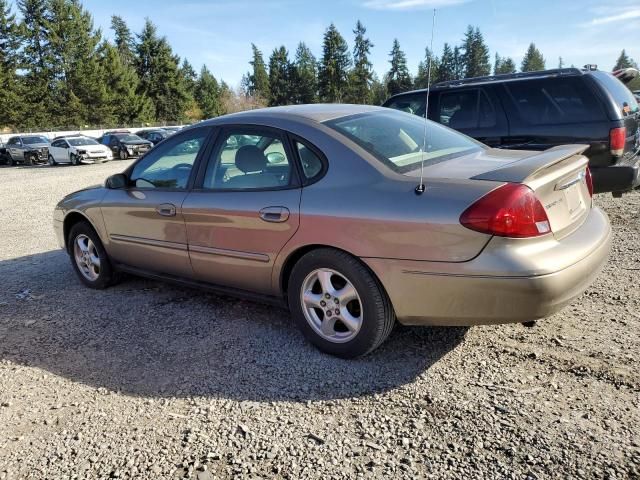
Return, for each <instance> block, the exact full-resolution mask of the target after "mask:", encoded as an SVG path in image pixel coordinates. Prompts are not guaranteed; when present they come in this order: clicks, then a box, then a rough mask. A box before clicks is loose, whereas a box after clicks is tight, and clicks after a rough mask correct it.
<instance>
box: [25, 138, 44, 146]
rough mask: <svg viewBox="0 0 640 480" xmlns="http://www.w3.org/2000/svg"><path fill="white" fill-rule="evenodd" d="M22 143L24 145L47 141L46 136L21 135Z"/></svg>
mask: <svg viewBox="0 0 640 480" xmlns="http://www.w3.org/2000/svg"><path fill="white" fill-rule="evenodd" d="M22 143H24V144H25V145H34V144H36V143H49V139H48V138H46V137H22Z"/></svg>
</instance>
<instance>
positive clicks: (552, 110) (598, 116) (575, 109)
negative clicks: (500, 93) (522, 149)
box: [505, 77, 605, 125]
mask: <svg viewBox="0 0 640 480" xmlns="http://www.w3.org/2000/svg"><path fill="white" fill-rule="evenodd" d="M505 88H506V89H507V92H509V95H510V96H511V99H512V100H513V102H514V103H515V105H516V108H517V109H518V112H519V114H520V117H521V118H522V120H523V121H524V122H526V123H528V124H530V125H549V124H564V123H584V122H593V121H599V120H603V119H604V118H605V116H604V111H603V110H602V107H601V105H600V103H599V102H598V101H597V99H596V97H595V95H594V94H593V92H591V91H590V90H589V88H588V87H587V85H585V83H584V81H583V80H582V79H581V78H575V77H574V78H547V79H541V80H527V81H514V82H506V83H505Z"/></svg>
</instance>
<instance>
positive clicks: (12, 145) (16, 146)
mask: <svg viewBox="0 0 640 480" xmlns="http://www.w3.org/2000/svg"><path fill="white" fill-rule="evenodd" d="M7 151H8V152H9V154H10V155H11V158H12V159H13V160H15V161H18V162H21V161H23V160H24V150H23V149H22V140H21V139H20V137H13V138H10V139H9V141H8V142H7Z"/></svg>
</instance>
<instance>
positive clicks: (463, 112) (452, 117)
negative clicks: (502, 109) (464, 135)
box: [438, 90, 496, 130]
mask: <svg viewBox="0 0 640 480" xmlns="http://www.w3.org/2000/svg"><path fill="white" fill-rule="evenodd" d="M438 122H439V123H441V124H443V125H447V126H448V127H450V128H453V129H455V130H464V129H471V128H488V127H493V126H495V124H496V111H495V109H494V108H493V105H492V104H491V102H490V101H489V98H488V97H487V94H486V93H484V92H482V91H480V90H464V91H460V92H449V93H443V94H442V95H441V96H440V106H439V108H438Z"/></svg>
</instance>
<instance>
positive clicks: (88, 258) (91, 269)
mask: <svg viewBox="0 0 640 480" xmlns="http://www.w3.org/2000/svg"><path fill="white" fill-rule="evenodd" d="M73 256H74V259H75V261H76V265H77V266H78V270H79V271H80V273H82V275H83V276H84V277H85V278H86V279H87V280H89V281H91V282H94V281H96V280H97V279H98V277H99V276H100V255H99V254H98V250H97V249H96V246H95V244H94V243H93V241H91V239H90V238H89V237H88V236H86V235H84V234H81V235H78V236H77V237H76V239H75V241H74V245H73Z"/></svg>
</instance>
